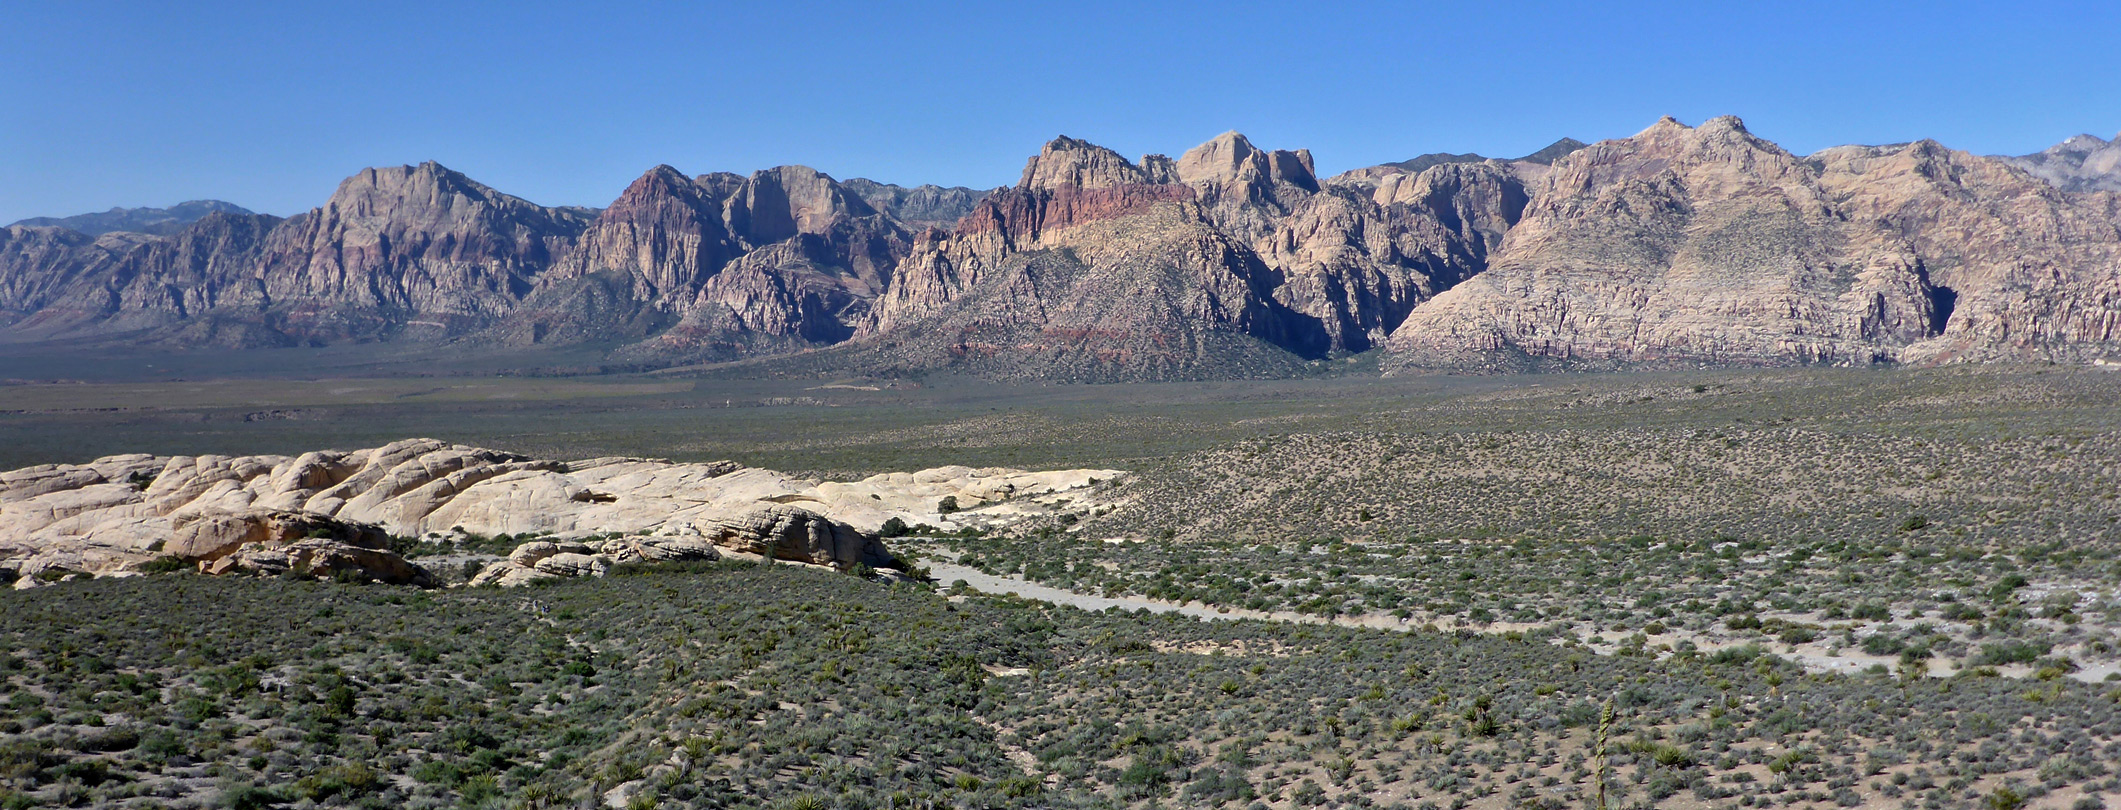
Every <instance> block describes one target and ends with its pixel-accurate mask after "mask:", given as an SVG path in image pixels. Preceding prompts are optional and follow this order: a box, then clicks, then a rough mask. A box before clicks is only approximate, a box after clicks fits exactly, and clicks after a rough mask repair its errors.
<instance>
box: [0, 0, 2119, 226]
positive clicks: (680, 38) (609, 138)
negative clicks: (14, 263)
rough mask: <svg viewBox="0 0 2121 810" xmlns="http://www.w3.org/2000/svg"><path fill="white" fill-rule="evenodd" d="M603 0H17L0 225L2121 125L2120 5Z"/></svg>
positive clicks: (6, 94) (0, 37)
mask: <svg viewBox="0 0 2121 810" xmlns="http://www.w3.org/2000/svg"><path fill="white" fill-rule="evenodd" d="M605 5H606V4H590V3H579V4H553V3H539V2H522V3H494V4H490V5H487V4H456V3H448V2H422V3H394V2H367V3H360V4H332V5H325V4H321V3H317V4H312V3H303V2H284V1H283V2H274V3H256V4H249V3H208V4H191V3H149V2H137V3H95V2H80V3H32V2H22V3H11V4H8V6H7V7H6V8H5V9H4V10H0V74H4V76H5V77H6V80H5V81H4V82H0V109H4V110H6V113H5V115H4V116H0V222H11V221H13V220H15V219H18V218H21V217H27V216H38V215H68V214H76V213H82V212H86V211H96V210H102V209H105V208H109V207H111V206H113V205H125V206H138V205H167V204H171V203H175V202H178V201H181V200H185V199H193V198H220V199H226V200H230V201H232V202H236V203H238V204H242V205H245V206H249V207H252V208H255V209H258V210H261V211H266V212H270V213H276V214H292V213H296V212H298V211H300V210H303V209H306V208H308V207H310V206H314V205H316V204H318V203H320V202H322V201H323V200H324V198H325V197H326V196H328V195H329V194H330V193H331V190H332V188H333V187H334V186H335V185H336V184H337V183H338V181H339V179H341V178H343V177H345V176H346V175H348V174H351V173H353V172H354V171H355V170H357V169H359V168H361V167H363V166H370V165H395V164H400V163H416V162H419V161H422V160H439V161H441V162H442V163H444V164H446V165H449V166H451V167H453V168H456V169H459V170H461V171H463V172H465V173H467V174H469V175H471V176H472V177H474V178H476V179H479V180H480V181H483V182H485V183H487V184H489V185H492V186H494V187H496V188H499V189H501V190H502V191H506V192H509V193H512V194H517V195H520V196H523V197H526V198H529V199H531V200H533V201H536V202H540V203H545V204H548V205H561V204H579V205H599V206H600V205H603V204H605V203H607V202H609V201H610V200H611V199H612V198H613V197H615V196H617V194H618V192H619V191H620V190H621V189H623V188H624V187H625V185H626V184H627V183H628V182H629V181H630V180H632V179H633V178H634V177H636V176H638V175H639V174H640V173H641V172H643V171H645V170H647V169H648V168H649V167H651V166H654V165H655V164H658V163H669V164H671V165H674V166H677V167H678V168H680V169H682V170H684V171H686V172H689V173H695V174H697V173H702V172H707V171H716V170H726V171H737V172H747V171H751V170H754V169H759V168H765V167H768V166H773V165H778V164H783V163H803V164H807V165H811V166H815V167H817V168H819V169H822V170H824V171H826V172H829V173H831V174H832V175H834V176H836V177H842V178H847V177H857V176H866V177H871V178H874V179H878V180H883V181H887V182H896V183H904V184H915V183H921V182H935V183H942V184H946V185H969V186H975V187H989V186H995V185H1003V184H1007V183H1011V182H1014V181H1015V179H1016V176H1017V174H1018V172H1019V171H1020V170H1021V168H1022V166H1023V161H1024V158H1025V157H1026V156H1028V155H1030V154H1032V153H1035V152H1036V151H1037V149H1038V147H1039V145H1040V144H1041V143H1043V142H1044V141H1045V140H1046V139H1048V138H1051V137H1052V136H1054V135H1057V134H1068V135H1072V136H1076V137H1081V138H1086V139H1089V140H1092V141H1095V142H1098V143H1102V144H1105V145H1107V146H1111V147H1113V148H1115V149H1118V150H1119V151H1120V152H1122V153H1124V154H1127V155H1129V156H1130V157H1131V156H1136V155H1140V154H1142V153H1144V152H1164V153H1169V154H1173V155H1175V154H1177V153H1179V152H1181V151H1183V150H1185V149H1186V148H1187V147H1189V146H1192V145H1194V144H1197V143H1199V142H1201V141H1204V140H1207V139H1208V138H1210V137H1213V136H1214V135H1216V134H1217V133H1220V132H1222V131H1224V130H1229V129H1236V130H1239V131H1242V132H1245V133H1246V134H1248V135H1249V136H1251V137H1252V140H1253V141H1254V142H1255V143H1257V144H1259V145H1261V146H1266V147H1275V148H1297V147H1308V148H1310V149H1311V150H1312V151H1313V152H1314V153H1315V155H1316V157H1317V160H1318V163H1319V167H1320V169H1322V170H1324V171H1327V172H1334V171H1340V170H1344V169H1348V168H1353V167H1357V166H1363V165H1369V164H1373V163H1378V162H1383V161H1390V160H1400V159H1405V158H1408V157H1412V156H1414V155H1417V154H1421V153H1424V152H1435V151H1450V152H1464V151H1477V152H1481V153H1483V154H1490V155H1501V156H1512V155H1517V154H1522V153H1525V152H1529V151H1531V150H1533V149H1537V148H1538V147H1540V146H1543V145H1545V144H1546V143H1548V142H1550V141H1552V140H1553V139H1555V138H1558V137H1561V136H1564V135H1566V136H1573V137H1576V138H1581V139H1584V140H1596V139H1599V138H1606V137H1616V136H1623V135H1627V134H1630V133H1632V132H1635V131H1636V130H1639V129H1641V128H1643V127H1644V126H1647V125H1648V124H1650V123H1651V122H1652V121H1655V120H1656V119H1657V117H1658V116H1661V115H1667V114H1669V115H1674V116H1678V117H1679V118H1680V119H1681V120H1683V121H1687V122H1688V123H1698V122H1700V121H1701V120H1702V119H1705V118H1708V117H1711V116H1715V115H1719V114H1726V113H1729V114H1736V115H1739V116H1741V117H1743V118H1745V119H1746V122H1747V124H1748V125H1749V126H1750V127H1751V128H1752V130H1753V131H1754V132H1756V133H1758V134H1760V135H1762V136H1764V137H1767V138H1770V139H1773V140H1776V141H1778V142H1780V143H1782V144H1783V145H1784V146H1787V147H1789V148H1790V149H1792V150H1793V151H1797V152H1808V151H1811V150H1814V149H1818V148H1822V147H1825V146H1830V145H1835V144H1840V143H1882V142H1894V141H1904V140H1910V139H1914V138H1921V137H1933V138H1937V139H1938V140H1940V141H1943V142H1944V143H1945V144H1947V145H1949V146H1952V147H1955V148H1961V149H1967V150H1970V151H1975V152H1982V153H1997V152H2002V153H2022V152H2029V151H2034V150H2037V149H2040V148H2043V147H2045V146H2046V145H2048V144H2051V143H2053V142H2056V141H2059V140H2061V139H2062V138H2064V137H2067V136H2069V135H2073V134H2076V133H2078V132H2091V133H2094V134H2097V135H2100V136H2112V135H2113V134H2114V133H2115V132H2116V130H2121V34H2117V33H2116V32H2121V3H2111V2H2108V3H2089V2H2086V3H2053V4H2045V5H2040V4H2028V3H2010V4H2006V3H1951V2H1942V3H1863V2H1853V1H1852V0H1844V2H1834V3H1700V2H1687V3H1633V4H1619V3H1613V4H1607V3H1593V2H1572V3H1509V2H1486V3H1431V2H1405V3H1390V4H1382V3H1380V4H1360V3H1351V4H1330V3H1316V4H1313V3H1304V4H1293V3H1290V4H1274V3H1242V2H1230V3H1203V4H1161V5H1149V4H1138V3H1105V2H1043V3H1013V2H983V3H968V4H963V5H959V4H943V3H890V2H865V3H845V4H840V3H802V2H772V3H743V4H712V3H707V4H691V3H657V4H639V5H631V6H626V7H617V8H607V7H605ZM610 5H613V6H616V4H610ZM208 6H210V8H209V7H208Z"/></svg>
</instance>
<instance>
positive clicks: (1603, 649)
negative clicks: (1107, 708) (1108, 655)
mask: <svg viewBox="0 0 2121 810" xmlns="http://www.w3.org/2000/svg"><path fill="white" fill-rule="evenodd" d="M934 553H936V554H937V556H938V557H941V556H942V554H943V553H944V552H940V551H939V550H938V551H937V552H934ZM927 565H928V571H929V573H930V574H932V575H933V576H934V577H935V581H936V582H938V583H941V584H943V585H949V584H951V583H954V582H956V581H958V580H964V582H965V584H966V585H967V586H969V587H971V588H972V589H974V590H977V591H980V592H982V593H991V594H1011V595H1015V596H1019V597H1022V598H1025V599H1035V600H1037V601H1040V602H1047V603H1050V604H1055V605H1067V606H1069V607H1077V608H1082V609H1084V610H1106V609H1109V608H1119V609H1121V610H1146V611H1149V612H1151V613H1177V614H1180V615H1182V616H1191V617H1193V618H1196V619H1202V620H1231V619H1256V620H1259V621H1270V622H1286V623H1290V624H1331V625H1337V626H1340V627H1361V628H1367V629H1371V630H1397V631H1402V632H1404V631H1407V630H1412V629H1414V628H1416V627H1420V626H1423V625H1420V624H1416V623H1414V622H1413V621H1409V620H1405V619H1400V618H1398V617H1395V616H1391V615H1388V614H1365V615H1362V616H1335V617H1333V618H1331V619H1328V618H1325V617H1323V616H1313V615H1310V614H1306V613H1293V612H1290V611H1262V610H1247V609H1245V608H1231V607H1215V606H1209V605H1202V604H1199V603H1197V602H1187V603H1185V604H1179V603H1177V602H1171V601H1166V600H1162V599H1150V598H1148V597H1145V596H1133V595H1123V596H1099V595H1096V594H1088V593H1081V592H1078V591H1071V590H1066V589H1063V588H1055V587H1053V586H1051V585H1041V584H1039V583H1036V582H1032V581H1029V580H1024V579H1018V578H1016V577H1004V576H995V575H993V574H988V573H985V572H982V571H980V570H979V569H976V568H972V567H970V566H964V565H959V564H957V563H955V562H944V561H943V560H941V559H934V560H932V561H930V562H928V563H927ZM1437 627H1438V628H1439V629H1441V630H1444V631H1446V632H1448V631H1454V630H1471V631H1474V632H1478V633H1495V634H1500V633H1507V632H1513V631H1514V632H1524V631H1529V630H1532V629H1535V628H1537V627H1539V625H1530V624H1518V623H1514V622H1495V623H1492V624H1487V625H1483V626H1478V627H1475V626H1468V625H1458V624H1453V623H1439V624H1437ZM1576 640H1577V641H1579V642H1582V643H1583V644H1584V645H1585V647H1586V648H1588V649H1590V650H1592V651H1595V652H1597V653H1598V654H1600V655H1611V654H1612V653H1613V651H1614V650H1615V649H1617V648H1618V646H1619V645H1617V644H1613V643H1610V642H1608V643H1602V644H1593V643H1591V642H1590V636H1589V635H1585V634H1584V633H1583V632H1579V633H1578V634H1577V636H1576ZM1681 640H1686V641H1691V642H1693V643H1694V645H1695V646H1696V647H1697V648H1698V649H1700V650H1701V651H1702V652H1714V651H1716V650H1720V649H1725V648H1729V647H1739V646H1743V645H1745V644H1748V643H1757V642H1748V641H1737V640H1731V639H1718V638H1707V637H1703V636H1700V635H1697V634H1694V633H1691V632H1685V631H1673V632H1671V633H1669V634H1667V635H1665V636H1661V637H1659V638H1658V641H1659V642H1661V643H1667V644H1670V643H1676V642H1678V641H1681ZM1561 641H1562V640H1561V639H1557V640H1556V643H1560V642H1561ZM1761 646H1762V647H1767V648H1769V649H1770V651H1771V652H1775V654H1776V655H1778V656H1780V657H1782V658H1786V659H1789V660H1791V661H1795V662H1797V663H1798V664H1799V665H1802V666H1803V667H1804V668H1806V669H1809V670H1811V671H1813V672H1832V673H1838V674H1843V675H1855V674H1859V673H1861V672H1862V671H1864V670H1866V669H1869V668H1870V667H1872V666H1873V665H1880V664H1882V665H1885V666H1886V667H1888V668H1891V667H1893V666H1894V665H1895V664H1896V663H1897V659H1895V658H1890V657H1884V656H1874V655H1866V654H1864V653H1862V652H1859V651H1854V650H1842V651H1840V653H1839V654H1838V655H1831V654H1828V653H1827V651H1826V650H1825V649H1824V648H1817V649H1814V647H1815V645H1810V644H1807V645H1801V646H1799V647H1795V648H1789V649H1785V650H1781V651H1779V652H1776V651H1774V650H1773V646H1774V645H1768V644H1762V645H1761ZM2116 668H2117V666H2116V665H2103V666H2087V667H2085V668H2084V669H2081V670H2079V671H2077V672H2073V673H2070V675H2069V677H2071V678H2074V679H2076V680H2079V681H2084V682H2087V683H2096V682H2099V681H2101V680H2103V679H2104V678H2105V676H2106V675H2107V673H2109V672H2113V671H2115V669H2116ZM1955 672H1956V670H1955V669H1954V668H1952V667H1950V666H1948V665H1944V664H1942V662H1940V663H1939V664H1938V665H1936V666H1933V667H1931V669H1930V673H1929V674H1930V677H1937V678H1942V677H1950V676H1951V675H1953V674H1955ZM2001 672H2002V674H2003V675H2004V676H2005V677H2012V678H2023V677H2027V676H2029V675H2031V674H2032V670H2031V668H2030V667H2024V666H2009V667H2002V668H2001Z"/></svg>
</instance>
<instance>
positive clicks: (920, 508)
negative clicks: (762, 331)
mask: <svg viewBox="0 0 2121 810" xmlns="http://www.w3.org/2000/svg"><path fill="white" fill-rule="evenodd" d="M1117 475H1119V473H1117V472H1116V471H1111V470H1063V471H1052V472H1024V471H1020V470H1006V469H985V470H976V469H970V468H964V467H947V468H938V469H935V470H927V471H922V472H918V473H896V474H889V475H879V476H874V477H871V478H868V479H864V480H861V481H851V482H821V481H815V480H810V479H803V478H797V477H794V476H789V475H785V474H782V473H777V472H774V471H771V470H760V469H752V468H744V467H740V466H738V465H735V464H732V463H729V462H715V463H710V464H673V463H671V462H667V461H659V460H652V459H628V458H603V459H588V460H583V461H577V462H572V463H561V462H554V461H546V460H539V459H531V458H526V457H523V456H518V455H514V454H510V453H503V452H498V451H493V450H486V449H481V448H476V447H465V446H461V445H453V444H449V443H447V442H441V441H436V440H432V439H409V440H405V441H400V442H393V443H391V444H388V445H385V446H383V447H378V448H373V449H367V450H354V451H318V452H312V453H305V454H303V455H301V456H297V457H286V456H237V457H228V456H177V457H172V458H156V457H149V456H142V455H131V456H114V457H110V458H105V459H99V460H97V461H95V462H91V463H89V464H84V465H45V466H41V467H31V468H25V469H22V470H16V471H13V472H8V473H0V568H5V569H6V570H9V571H12V572H14V573H15V581H17V582H18V583H23V584H25V585H27V584H30V583H34V582H35V581H36V578H35V576H34V575H36V574H38V573H39V572H43V571H47V570H59V571H70V572H80V573H89V574H97V575H102V574H114V573H126V572H130V571H133V570H136V569H137V568H138V567H139V566H141V565H142V564H144V563H147V562H149V561H152V560H155V559H157V558H160V557H165V556H174V557H177V558H178V559H181V560H184V561H187V562H192V563H197V564H199V565H201V566H203V567H205V569H206V570H210V571H237V570H241V571H253V572H263V573H278V572H283V571H287V570H296V571H301V572H307V573H309V574H311V575H316V576H338V575H340V574H341V573H342V572H355V573H357V574H358V575H361V576H366V577H367V578H370V579H376V580H381V581H387V582H411V583H422V582H427V581H429V580H428V578H427V577H426V575H425V572H421V571H418V570H417V567H415V566H409V565H407V564H405V563H404V561H403V560H402V559H400V558H398V557H397V556H396V555H395V554H392V553H390V551H389V549H390V548H391V537H392V536H398V537H403V538H428V539H440V538H443V537H445V536H448V535H451V534H454V533H458V532H468V533H473V534H480V535H498V534H513V535H525V534H528V535H545V536H544V537H540V538H538V539H535V540H532V541H530V542H526V543H524V544H522V545H520V546H518V547H517V548H516V549H515V551H514V553H513V554H512V555H511V556H510V558H509V560H508V561H506V562H504V563H499V564H497V565H496V566H493V567H492V568H493V570H491V571H489V572H487V573H485V574H482V580H481V581H493V580H495V579H498V578H501V577H512V578H513V579H512V580H511V581H527V580H528V579H534V578H536V577H535V576H532V575H531V574H528V573H522V572H526V571H529V572H538V573H540V574H543V575H548V576H582V575H592V576H593V575H599V574H601V573H602V572H603V571H605V570H607V569H608V568H609V567H610V566H612V565H616V564H620V563H626V562H635V561H648V562H677V561H687V560H712V559H716V558H717V557H718V556H719V554H720V553H721V551H720V550H727V551H730V552H733V553H739V554H752V555H760V556H770V557H773V558H776V559H784V560H794V561H799V562H805V563H810V564H815V565H826V566H833V567H839V568H847V567H851V566H854V565H856V564H864V565H869V566H872V567H883V566H886V565H889V564H890V563H891V555H890V552H889V551H888V550H887V549H886V548H885V547H884V546H883V545H882V544H881V543H880V542H879V541H878V539H877V538H876V536H875V532H876V531H877V530H878V529H879V528H880V527H882V526H883V525H884V524H885V523H886V522H889V521H891V520H893V519H897V520H898V521H900V522H901V523H904V524H908V525H912V524H919V523H927V524H931V525H937V526H942V527H946V528H947V527H953V526H959V525H991V524H994V523H997V522H1007V521H1009V520H1013V519H1016V517H1017V516H1020V515H1022V514H1037V513H1043V512H1045V511H1049V510H1050V509H1054V508H1062V507H1064V506H1065V505H1066V504H1067V503H1068V502H1069V501H1071V500H1072V499H1075V498H1078V497H1080V496H1081V495H1082V494H1083V492H1084V491H1085V490H1087V489H1088V487H1089V486H1090V485H1091V484H1092V483H1093V482H1094V481H1095V480H1099V479H1110V478H1113V477H1115V476H1117ZM946 498H947V499H953V500H954V501H955V502H956V503H958V504H959V505H960V506H961V507H963V508H964V509H965V510H966V511H962V512H956V513H952V514H949V515H945V514H943V512H942V509H941V507H940V504H941V503H942V501H943V500H944V499H946ZM989 506H996V507H999V506H1010V507H1013V508H1014V510H1016V511H1008V510H1001V509H986V508H985V507H989ZM348 575H354V574H348Z"/></svg>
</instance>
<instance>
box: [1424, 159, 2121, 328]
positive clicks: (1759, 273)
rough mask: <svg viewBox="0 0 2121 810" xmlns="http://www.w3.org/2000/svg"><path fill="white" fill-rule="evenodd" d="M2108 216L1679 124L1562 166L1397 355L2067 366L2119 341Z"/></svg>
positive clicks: (2106, 209)
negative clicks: (1482, 263) (1990, 361)
mask: <svg viewBox="0 0 2121 810" xmlns="http://www.w3.org/2000/svg"><path fill="white" fill-rule="evenodd" d="M2116 222H2117V220H2116V218H2115V217H2114V215H2113V203H2112V201H2111V199H2108V198H2103V197H2100V196H2097V195H2091V196H2086V195H2069V194H2066V193H2064V192H2060V191H2057V190H2055V189H2053V188H2050V187H2048V186H2046V184H2043V183H2039V182H2038V181H2035V180H2033V179H2032V178H2030V177H2028V176H2027V175H2025V174H2023V173H2022V172H2020V171H2017V170H2015V169H2012V168H2010V167H2008V166H2006V165H2004V164H2002V163H2001V162H1998V161H1993V160H1987V159H1982V158H1975V157H1972V156H1968V155H1964V154H1963V153H1953V152H1949V151H1948V150H1943V149H1941V148H1940V147H1936V146H1935V144H1933V143H1918V144H1910V145H1905V146H1901V147H1890V148H1868V147H1845V148H1841V149H1834V150H1827V151H1825V152H1822V153H1820V154H1818V155H1814V156H1812V157H1811V158H1810V159H1805V158H1799V157H1797V156H1795V155H1791V154H1789V153H1788V152H1786V151H1784V150H1782V149H1781V148H1780V147H1777V146H1775V145H1774V144H1771V143H1768V142H1766V141H1763V140H1761V139H1759V138H1756V137H1754V136H1753V135H1751V134H1750V133H1748V132H1746V130H1745V128H1744V126H1743V125H1742V124H1741V123H1740V122H1738V120H1737V119H1735V118H1728V117H1726V118H1719V119H1715V120H1712V121H1709V122H1707V123H1705V124H1703V125H1702V126H1701V127H1699V128H1690V127H1686V126H1684V125H1681V124H1679V123H1678V122H1676V121H1672V120H1670V119H1666V120H1664V121H1660V122H1659V123H1658V124H1656V125H1655V126H1652V127H1651V128H1649V129H1647V130H1644V131H1643V132H1641V133H1639V134H1637V135H1635V136H1634V137H1631V138H1626V139H1621V140H1615V141H1606V142H1603V143H1600V144H1597V145H1594V146H1592V147H1589V148H1586V149H1583V150H1581V151H1578V152H1575V153H1574V154H1572V155H1570V156H1569V157H1566V158H1564V159H1562V160H1561V161H1559V162H1557V163H1556V164H1555V166H1554V167H1553V169H1552V171H1551V172H1550V173H1548V174H1547V175H1546V176H1545V177H1544V178H1542V179H1541V180H1540V181H1539V183H1537V184H1536V185H1535V186H1534V187H1533V190H1532V192H1531V194H1530V202H1529V203H1528V204H1527V205H1526V207H1525V209H1524V214H1523V218H1522V220H1521V221H1520V222H1519V223H1518V224H1517V225H1516V226H1515V227H1513V228H1512V229H1510V231H1509V232H1508V235H1507V237H1506V238H1505V239H1504V240H1503V241H1502V243H1501V245H1500V247H1499V249H1498V250H1497V251H1496V252H1495V254H1494V255H1493V258H1492V260H1491V262H1490V264H1489V268H1488V270H1487V271H1486V272H1484V273H1482V274H1480V275H1478V276H1476V277H1474V278H1472V279H1470V280H1468V281H1466V282H1465V283H1463V284H1461V285H1459V286H1457V287H1455V288H1453V289H1452V290H1451V291H1449V292H1445V293H1442V294H1440V295H1438V296H1437V297H1436V298H1435V299H1434V300H1432V301H1430V302H1428V303H1427V304H1425V305H1423V306H1421V307H1419V308H1417V309H1416V310H1415V311H1414V312H1413V314H1412V315H1410V316H1409V317H1408V318H1407V319H1406V321H1405V322H1404V323H1402V324H1401V325H1400V327H1399V329H1398V330H1397V331H1396V332H1395V333H1394V334H1393V335H1392V338H1391V340H1390V341H1389V343H1388V347H1389V348H1390V350H1391V355H1390V358H1389V359H1388V361H1387V367H1388V368H1400V369H1409V368H1448V369H1472V370H1525V369H1536V368H1548V367H1615V366H1641V365H1651V366H1655V365H1681V364H1698V363H1715V364H1737V365H1746V364H1790V363H1833V364H1867V363H1874V362H1896V361H1926V360H1938V359H1952V358H1964V357H1981V358H1991V357H2015V358H2018V359H2040V358H2065V357H2067V358H2073V359H2074V358H2078V357H2081V356H2083V355H2084V354H2085V353H2086V352H2097V351H2103V349H2100V348H2098V347H2099V346H2102V345H2111V344H2110V341H2111V340H2113V337H2114V335H2113V331H2114V323H2115V315H2114V311H2113V307H2114V306H2115V304H2114V303H2113V302H2114V301H2116V300H2117V299H2116V297H2115V296H2114V295H2113V294H2112V293H2111V292H2109V291H2111V290H2113V289H2114V287H2113V284H2114V273H2115V270H2116V267H2117V265H2116V263H2115V261H2114V258H2113V257H2114V255H2115V254H2114V245H2115V244H2116V243H2117V242H2121V239H2117V237H2116V234H2115V223H2116ZM2049 304H2051V305H2053V306H2054V307H2058V308H2059V309H2042V307H2043V306H2045V305H2049Z"/></svg>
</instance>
